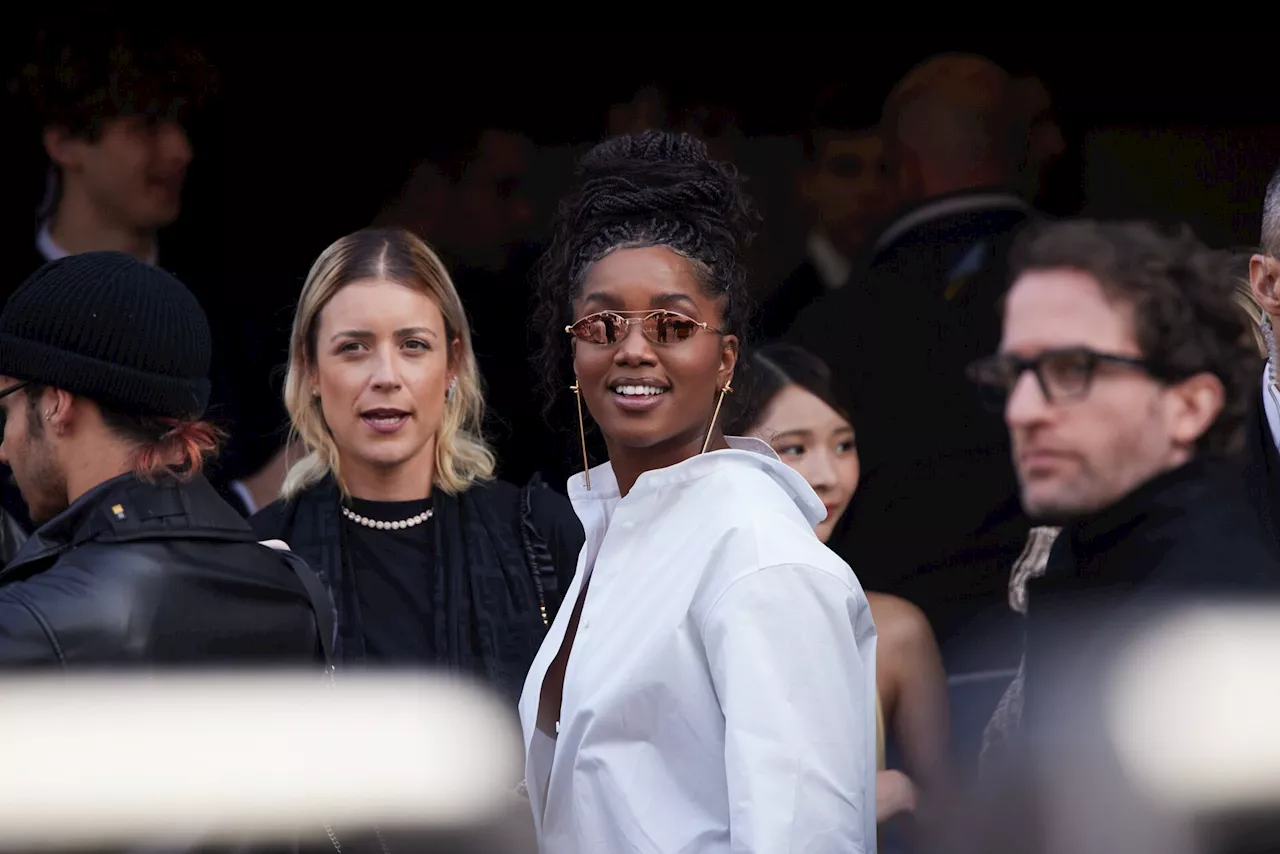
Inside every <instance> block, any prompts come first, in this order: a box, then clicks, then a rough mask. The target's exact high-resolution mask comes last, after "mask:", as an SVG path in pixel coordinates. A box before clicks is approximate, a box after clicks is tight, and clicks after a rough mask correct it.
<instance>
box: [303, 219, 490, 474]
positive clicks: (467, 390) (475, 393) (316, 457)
mask: <svg viewBox="0 0 1280 854" xmlns="http://www.w3.org/2000/svg"><path fill="white" fill-rule="evenodd" d="M361 279H385V280H389V281H392V282H396V283H397V284H401V285H404V286H406V287H409V288H413V289H415V290H418V291H421V292H422V293H424V294H426V295H427V296H429V297H430V298H431V300H432V301H433V302H435V304H436V305H437V306H439V307H440V313H441V314H443V315H444V324H445V333H446V336H447V337H448V339H449V340H450V341H451V342H452V341H457V342H458V352H457V356H456V359H455V356H454V353H453V350H452V348H450V355H449V362H450V364H449V368H450V370H451V371H452V373H453V376H454V377H456V379H457V385H455V386H454V388H453V392H452V393H451V394H450V395H449V396H448V397H447V398H446V399H445V404H444V414H443V416H442V417H441V420H440V429H439V431H438V432H437V433H436V448H435V480H434V484H433V485H434V486H436V487H439V488H440V489H442V490H444V491H445V492H447V493H449V494H456V493H458V492H461V491H463V490H465V489H467V487H469V486H471V484H472V483H474V482H476V481H477V480H488V479H490V478H492V477H493V470H494V465H495V462H494V456H493V452H492V451H491V450H490V449H489V446H488V444H487V443H486V442H485V440H484V437H483V436H482V434H481V432H480V425H481V422H482V420H483V418H484V392H483V390H482V388H481V384H480V371H479V369H477V367H476V357H475V352H474V351H473V350H472V349H471V328H470V326H469V324H468V323H467V314H466V311H465V310H464V309H463V307H462V300H461V299H459V298H458V292H457V290H456V289H455V288H454V286H453V280H452V279H451V278H450V276H449V271H448V270H446V269H445V266H444V264H443V263H442V262H441V261H440V258H439V257H438V256H437V255H436V253H435V252H433V251H432V250H431V248H430V247H429V246H427V244H426V243H424V242H423V241H422V240H421V239H419V238H418V237H415V236H414V235H413V234H411V233H409V232H407V231H404V230H402V229H398V228H368V229H364V230H362V231H357V232H355V233H354V234H349V235H347V236H346V237H343V238H341V239H340V240H338V241H336V242H335V243H333V244H332V245H331V246H329V248H328V249H325V250H324V252H322V253H320V257H319V258H317V259H316V262H315V263H314V264H313V265H312V266H311V272H310V273H308V274H307V281H306V283H305V284H304V285H303V286H302V295H301V296H300V297H299V298H298V310H297V313H296V314H295V315H294V318H293V333H292V335H291V336H290V341H289V371H288V374H287V375H286V377H285V383H284V403H285V407H286V408H287V409H288V410H289V419H290V421H291V427H292V438H293V439H294V440H301V442H302V443H303V444H304V445H305V447H306V449H307V455H306V456H305V457H303V458H302V459H301V460H299V461H298V462H296V463H294V464H293V465H292V466H290V468H289V473H288V474H287V475H286V476H285V479H284V485H283V487H282V488H281V490H280V494H281V495H282V496H283V497H284V498H292V497H294V496H296V495H297V494H298V493H300V492H302V491H303V490H305V489H307V488H308V487H310V486H314V485H315V484H317V483H320V482H321V481H322V480H324V478H325V477H327V476H329V475H332V476H333V478H334V480H335V481H337V483H338V486H339V488H340V489H342V491H343V492H344V493H345V492H346V487H345V485H344V484H343V482H342V473H341V467H340V465H339V463H340V460H339V459H338V449H337V447H336V446H335V445H334V443H333V437H332V435H331V434H330V432H329V427H328V425H327V424H325V421H324V413H323V411H322V409H321V406H320V400H319V398H317V397H316V396H315V395H313V394H312V375H313V373H314V371H315V367H316V334H317V327H318V326H319V325H320V313H321V312H322V311H323V310H324V307H325V306H326V305H328V304H329V301H330V300H331V299H333V296H334V294H336V293H338V291H340V290H342V289H343V288H344V287H346V286H347V285H349V284H351V283H352V282H355V281H358V280H361Z"/></svg>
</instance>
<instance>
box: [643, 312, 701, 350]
mask: <svg viewBox="0 0 1280 854" xmlns="http://www.w3.org/2000/svg"><path fill="white" fill-rule="evenodd" d="M697 331H698V324H696V323H694V322H693V321H692V320H690V319H689V318H687V317H684V316H683V315H679V314H676V313H675V312H671V311H660V312H657V313H656V314H651V315H649V316H648V317H646V318H645V319H644V334H645V335H647V336H648V337H649V340H650V341H656V342H658V343H659V344H674V343H675V342H677V341H684V340H685V339H687V338H689V336H691V335H693V333H695V332H697Z"/></svg>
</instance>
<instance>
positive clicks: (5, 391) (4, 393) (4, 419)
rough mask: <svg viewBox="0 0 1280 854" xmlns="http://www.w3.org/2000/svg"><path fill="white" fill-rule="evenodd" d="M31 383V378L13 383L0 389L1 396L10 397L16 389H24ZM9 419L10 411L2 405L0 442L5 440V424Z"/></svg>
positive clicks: (0, 411) (0, 409)
mask: <svg viewBox="0 0 1280 854" xmlns="http://www.w3.org/2000/svg"><path fill="white" fill-rule="evenodd" d="M29 385H31V381H30V380H23V381H21V382H17V383H14V384H13V385H11V386H9V387H8V388H6V389H2V390H0V398H5V397H8V396H9V395H11V394H13V393H14V392H15V391H22V390H23V389H24V388H26V387H27V386H29ZM8 420H9V415H8V413H7V412H6V411H5V409H4V407H3V406H0V443H3V442H4V428H5V424H6V423H8Z"/></svg>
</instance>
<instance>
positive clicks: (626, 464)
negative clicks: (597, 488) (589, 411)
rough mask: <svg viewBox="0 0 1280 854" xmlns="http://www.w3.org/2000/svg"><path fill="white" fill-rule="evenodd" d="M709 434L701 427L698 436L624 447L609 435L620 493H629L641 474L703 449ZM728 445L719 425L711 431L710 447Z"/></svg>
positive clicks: (611, 462) (720, 449)
mask: <svg viewBox="0 0 1280 854" xmlns="http://www.w3.org/2000/svg"><path fill="white" fill-rule="evenodd" d="M706 438H707V434H706V431H705V430H700V431H698V435H696V436H680V437H677V438H675V439H672V440H671V441H670V442H665V443H663V444H661V445H654V446H652V447H648V448H630V447H622V446H619V445H618V444H617V443H615V442H612V441H609V440H608V439H607V438H606V440H605V445H606V446H607V447H608V449H609V464H610V465H611V466H612V467H613V476H614V478H615V479H616V480H617V481H618V493H619V494H620V495H622V496H626V494H627V493H629V492H630V491H631V487H633V486H635V485H636V481H637V480H638V479H639V478H640V475H642V474H644V473H645V472H647V471H657V470H658V469H664V468H667V467H668V466H674V465H676V464H678V463H682V462H684V461H685V460H687V459H689V458H690V457H695V456H697V455H698V454H700V453H702V443H703V442H704V441H705V440H706ZM727 447H729V443H728V442H727V441H726V440H725V438H724V432H723V431H722V430H720V428H718V427H717V428H716V429H715V431H714V432H713V433H712V434H711V444H709V445H707V451H708V452H710V451H722V450H724V449H725V448H727Z"/></svg>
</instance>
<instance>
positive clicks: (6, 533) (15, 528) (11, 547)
mask: <svg viewBox="0 0 1280 854" xmlns="http://www.w3.org/2000/svg"><path fill="white" fill-rule="evenodd" d="M28 536H29V535H28V534H27V530H26V528H24V527H22V524H21V523H19V522H18V520H17V519H15V518H13V516H12V515H10V513H9V511H8V510H5V509H4V508H3V507H0V567H3V566H5V565H6V564H8V563H9V561H11V560H13V558H14V557H15V556H16V555H17V554H18V549H20V548H22V545H23V543H25V542H26V541H27V537H28Z"/></svg>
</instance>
